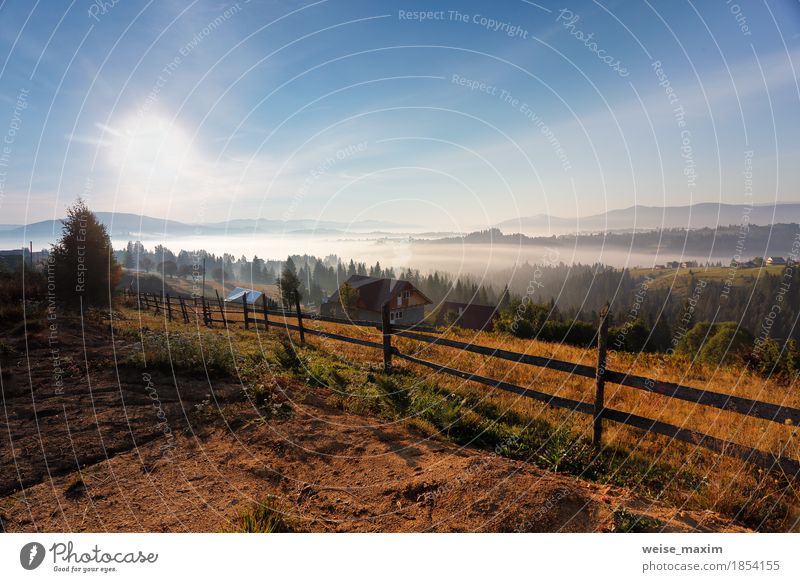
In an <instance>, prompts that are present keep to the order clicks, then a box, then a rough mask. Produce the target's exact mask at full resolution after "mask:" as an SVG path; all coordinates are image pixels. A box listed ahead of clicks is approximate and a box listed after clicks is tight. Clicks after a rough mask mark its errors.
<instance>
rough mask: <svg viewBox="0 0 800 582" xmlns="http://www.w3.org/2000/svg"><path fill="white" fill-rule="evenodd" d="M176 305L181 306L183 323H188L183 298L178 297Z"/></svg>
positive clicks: (187, 314)
mask: <svg viewBox="0 0 800 582" xmlns="http://www.w3.org/2000/svg"><path fill="white" fill-rule="evenodd" d="M178 303H180V304H181V313H182V314H183V323H189V313H188V312H187V311H186V302H185V301H184V300H183V297H181V296H180V295H179V296H178Z"/></svg>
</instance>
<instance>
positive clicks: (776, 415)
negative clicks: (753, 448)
mask: <svg viewBox="0 0 800 582" xmlns="http://www.w3.org/2000/svg"><path fill="white" fill-rule="evenodd" d="M394 335H395V336H400V337H405V338H409V339H413V340H417V341H422V342H426V343H429V344H433V345H441V346H445V347H450V348H457V349H461V350H465V351H468V352H473V353H477V354H482V355H484V356H490V357H495V358H500V359H503V360H509V361H511V362H518V363H521V364H528V365H531V366H538V367H542V368H548V369H551V370H559V371H561V372H567V373H569V374H574V375H576V376H584V377H587V378H595V377H596V376H595V368H594V367H593V366H585V365H583V364H574V363H572V362H564V361H561V360H553V359H550V358H544V357H542V356H532V355H529V354H520V353H517V352H509V351H506V350H500V349H497V348H490V347H486V346H480V345H475V344H467V343H464V342H459V341H455V340H449V339H444V338H439V337H431V336H427V335H422V334H418V333H412V332H406V331H395V332H394ZM604 375H605V381H606V382H611V383H613V384H621V385H623V386H629V387H631V388H638V389H640V390H645V391H647V392H653V393H655V394H661V395H663V396H668V397H670V398H678V399H680V400H686V401H687V402H694V403H696V404H702V405H704V406H711V407H714V408H718V409H721V410H727V411H730V412H736V413H739V414H743V415H745V416H751V417H754V418H762V419H764V420H770V421H773V422H777V423H779V424H786V422H787V421H789V423H791V424H793V425H798V424H800V410H799V409H797V408H791V407H787V406H780V405H778V404H770V403H768V402H761V401H758V400H751V399H749V398H742V397H740V396H732V395H730V394H721V393H718V392H711V391H708V390H701V389H699V388H691V387H689V386H681V385H680V384H674V383H672V382H661V381H657V380H652V379H649V378H645V377H642V376H634V375H629V374H624V373H622V372H615V371H613V370H606V372H605V374H604Z"/></svg>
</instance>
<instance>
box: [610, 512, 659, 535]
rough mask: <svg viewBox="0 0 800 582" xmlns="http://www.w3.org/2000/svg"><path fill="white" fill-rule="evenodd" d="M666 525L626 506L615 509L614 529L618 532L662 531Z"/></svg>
mask: <svg viewBox="0 0 800 582" xmlns="http://www.w3.org/2000/svg"><path fill="white" fill-rule="evenodd" d="M663 527H664V522H662V521H660V520H658V519H653V518H650V517H645V516H643V515H636V514H635V513H633V512H631V511H628V510H627V509H626V508H624V507H618V508H617V509H615V510H614V529H613V531H615V532H617V533H645V532H654V531H660V530H661V529H662V528H663Z"/></svg>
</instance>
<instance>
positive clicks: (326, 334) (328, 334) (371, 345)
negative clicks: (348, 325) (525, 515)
mask: <svg viewBox="0 0 800 582" xmlns="http://www.w3.org/2000/svg"><path fill="white" fill-rule="evenodd" d="M280 326H281V327H285V328H286V329H289V330H292V331H300V328H299V327H298V326H296V325H292V324H291V323H283V324H280ZM305 333H307V334H310V335H314V336H317V337H321V338H324V339H332V340H336V341H340V342H346V343H350V344H356V345H359V346H364V347H367V348H375V349H376V350H382V349H383V344H379V343H378V342H371V341H369V340H362V339H357V338H354V337H348V336H346V335H339V334H337V333H332V332H329V331H322V330H320V329H310V328H307V329H305Z"/></svg>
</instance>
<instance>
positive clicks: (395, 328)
mask: <svg viewBox="0 0 800 582" xmlns="http://www.w3.org/2000/svg"><path fill="white" fill-rule="evenodd" d="M149 295H150V297H148V294H147V293H138V294H137V293H129V294H128V296H129V297H130V298H132V299H135V300H136V301H137V302H138V305H139V306H140V307H142V306H144V307H145V308H152V309H153V310H154V312H155V313H163V314H165V315H166V316H167V317H168V318H169V319H170V320H171V319H172V317H173V309H172V307H173V305H177V306H178V307H179V309H176V310H175V311H176V317H177V314H178V313H180V314H181V316H182V317H183V319H184V321H186V322H188V321H189V317H188V312H189V311H191V310H193V311H194V312H195V313H196V314H197V312H198V310H200V311H201V313H200V314H198V316H199V315H202V317H203V321H204V323H205V324H206V325H211V324H212V323H214V322H219V323H223V324H225V325H228V324H229V323H243V324H244V325H245V327H248V328H249V325H250V324H265V325H266V326H267V327H269V326H270V325H273V326H274V325H279V326H280V327H281V328H285V329H287V330H289V331H297V332H299V333H300V336H301V342H302V341H303V338H304V335H305V334H308V335H312V336H315V337H320V338H323V339H331V340H335V341H341V342H346V343H351V344H355V345H359V346H362V347H367V348H371V349H377V350H383V353H384V370H385V371H386V372H387V373H390V372H391V369H392V356H396V357H398V358H400V359H402V360H405V361H407V362H410V363H412V364H416V365H419V366H423V367H427V368H430V369H432V370H434V371H436V372H437V373H442V374H447V375H450V376H455V377H457V378H461V379H463V380H467V381H469V382H476V383H478V384H483V385H485V386H489V387H492V388H496V389H498V390H503V391H505V392H510V393H513V394H518V395H520V396H523V397H526V398H531V399H534V400H537V401H539V402H542V403H544V404H546V405H548V406H553V407H556V408H562V409H566V410H570V411H573V412H577V413H580V414H586V415H589V416H593V417H594V418H595V444H596V445H599V444H600V439H601V435H602V421H603V420H608V421H613V422H616V423H619V424H624V425H626V426H630V427H634V428H637V429H640V430H643V431H644V432H645V433H648V434H649V433H655V434H659V435H663V436H666V437H669V438H671V439H675V440H678V441H682V442H685V443H688V444H691V445H695V446H697V447H701V448H705V449H708V450H710V451H713V452H716V453H718V454H720V455H723V456H727V457H733V458H737V459H740V460H742V461H745V462H747V463H751V464H754V465H756V466H759V467H762V468H766V469H775V468H779V469H780V470H782V471H783V472H784V473H785V474H786V475H789V476H795V477H797V476H800V461H797V460H795V459H791V458H788V457H784V456H783V451H781V454H779V455H775V454H773V453H769V452H765V451H761V450H759V449H755V448H752V447H748V446H745V445H741V444H738V443H734V442H730V441H726V440H724V439H720V438H717V437H714V436H711V435H708V434H704V433H702V432H698V431H695V430H691V429H688V428H683V427H678V426H675V425H672V424H668V423H665V422H661V421H657V420H653V419H650V418H645V417H642V416H637V415H635V414H631V413H627V412H622V411H619V410H614V409H610V408H606V407H605V405H604V402H603V384H604V383H605V382H611V383H613V384H618V385H622V386H627V387H630V388H635V389H638V390H642V391H644V392H649V393H653V394H659V395H661V396H665V397H667V398H675V399H678V400H683V401H686V402H691V403H694V404H700V405H703V406H709V407H712V408H717V409H719V410H724V411H727V412H733V413H737V414H741V415H744V416H749V417H752V418H758V419H762V420H768V421H772V422H776V423H780V424H785V425H790V426H791V425H797V424H800V409H797V408H792V407H787V406H781V405H779V404H771V403H769V402H761V401H759V400H752V399H749V398H743V397H740V396H733V395H730V394H722V393H718V392H712V391H710V390H702V389H699V388H692V387H690V386H683V385H680V384H676V383H673V382H664V381H660V380H654V379H651V378H646V377H644V376H636V375H632V374H626V373H623V372H618V371H614V370H607V369H605V357H599V358H598V367H597V368H595V367H593V366H587V365H585V364H578V363H573V362H565V361H562V360H556V359H553V358H548V357H544V356H535V355H531V354H522V353H518V352H512V351H508V350H502V349H499V348H492V347H488V346H481V345H477V344H473V343H467V342H461V341H457V340H451V339H447V338H443V337H441V336H431V335H426V333H435V332H436V329H435V328H432V327H430V326H425V325H398V324H389V323H388V321H389V320H388V309H387V307H386V306H384V312H383V314H382V316H383V317H382V321H381V322H374V321H366V320H351V319H344V318H337V317H328V316H320V315H316V314H310V313H303V312H302V311H301V310H300V307H299V301H298V302H297V309H296V310H294V311H289V310H283V309H269V308H267V307H266V305H264V304H262V307H261V309H259V308H258V307H256V306H255V305H253V304H247V303H243V304H242V305H241V306H240V307H242V310H241V311H238V310H236V309H230V308H231V307H233V306H234V305H236V304H235V303H228V304H225V303H223V302H222V300H221V299H220V298H219V297H217V299H216V301H212V300H209V299H208V298H197V299H186V298H179V297H170V296H169V295H166V296H161V295H155V294H149ZM176 302H177V303H176ZM265 302H266V300H265ZM265 302H264V303H265ZM215 303H216V305H214V304H215ZM189 305H191V309H190V308H189V307H188V306H189ZM213 309H216V310H217V311H218V312H219V314H220V315H221V318H215V317H213ZM606 313H607V311H605V310H604V311H603V312H602V313H601V326H600V332H599V334H598V336H599V338H600V343H601V344H602V343H603V342H604V340H605V337H604V333H603V332H604V331H605V333H607V325H605V326H604V325H603V323H604V321H603V320H604V319H605V317H606ZM228 314H234V315H237V314H238V315H242V316H243V319H242V320H238V319H230V318H228ZM251 315H252V317H251ZM269 316H276V317H282V318H284V319H289V318H294V319H297V325H294V324H290V323H288V322H285V321H284V322H277V321H270V320H269ZM307 321H316V322H325V323H335V324H339V325H355V326H360V327H374V328H378V329H380V330H382V333H383V342H382V343H381V342H377V341H370V340H365V339H359V338H353V337H349V336H345V335H341V334H338V333H333V332H329V331H324V330H320V329H313V328H308V327H307V326H306V325H304V323H305V322H307ZM420 332H426V333H420ZM392 337H399V338H405V339H410V340H413V341H419V342H423V343H426V344H429V345H435V346H442V347H446V348H453V349H457V350H461V351H466V352H471V353H476V354H480V355H484V356H488V357H492V358H498V359H502V360H507V361H510V362H514V363H519V364H526V365H530V366H537V367H541V368H546V369H550V370H555V371H559V372H564V373H567V374H570V375H575V376H581V377H585V378H593V379H595V380H596V382H597V395H596V396H597V397H598V398H597V399H596V401H595V402H594V403H589V402H582V401H579V400H573V399H570V398H564V397H561V396H555V395H553V394H547V393H545V392H539V391H537V390H533V389H531V388H526V387H523V386H518V385H516V384H512V383H510V382H505V381H502V380H496V379H494V378H488V377H485V376H481V375H478V374H474V373H471V372H466V371H463V370H458V369H455V368H452V367H449V366H445V365H442V364H438V363H436V362H431V361H428V360H424V359H421V358H418V357H416V356H412V355H410V354H405V353H402V352H401V351H400V350H399V349H398V348H397V347H394V346H392V345H391V338H392ZM598 370H600V371H601V372H602V373H601V374H599V375H598ZM787 443H788V439H787Z"/></svg>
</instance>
